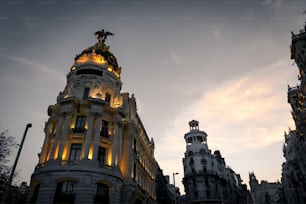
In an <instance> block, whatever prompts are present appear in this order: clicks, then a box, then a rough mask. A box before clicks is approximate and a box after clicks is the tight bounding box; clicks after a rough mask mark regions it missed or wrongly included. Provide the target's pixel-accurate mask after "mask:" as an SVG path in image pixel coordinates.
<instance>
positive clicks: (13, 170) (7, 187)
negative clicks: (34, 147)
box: [2, 123, 32, 203]
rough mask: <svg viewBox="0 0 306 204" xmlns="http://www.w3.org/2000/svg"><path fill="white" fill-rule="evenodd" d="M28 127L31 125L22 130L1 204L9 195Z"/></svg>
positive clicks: (29, 124)
mask: <svg viewBox="0 0 306 204" xmlns="http://www.w3.org/2000/svg"><path fill="white" fill-rule="evenodd" d="M30 127H32V124H31V123H28V124H27V126H26V128H25V130H24V133H23V137H22V140H21V143H20V145H19V149H18V152H17V155H16V159H15V162H14V165H13V167H12V171H11V175H10V178H9V181H8V184H7V186H6V190H5V194H4V196H3V199H2V203H5V201H6V198H7V197H8V194H9V193H10V191H11V184H12V180H13V176H14V173H15V169H16V166H17V163H18V160H19V156H20V153H21V149H22V146H23V143H24V140H25V137H26V135H27V132H28V129H29V128H30Z"/></svg>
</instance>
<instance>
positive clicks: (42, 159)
mask: <svg viewBox="0 0 306 204" xmlns="http://www.w3.org/2000/svg"><path fill="white" fill-rule="evenodd" d="M51 128H52V122H50V121H49V123H48V126H47V128H46V136H45V141H44V144H43V148H42V150H41V153H40V158H39V163H40V164H41V163H44V162H46V160H47V155H48V151H50V150H49V142H50V129H51Z"/></svg>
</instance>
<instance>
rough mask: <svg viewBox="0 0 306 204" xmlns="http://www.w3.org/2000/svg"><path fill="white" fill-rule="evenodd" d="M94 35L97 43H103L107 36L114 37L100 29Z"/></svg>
mask: <svg viewBox="0 0 306 204" xmlns="http://www.w3.org/2000/svg"><path fill="white" fill-rule="evenodd" d="M95 35H97V39H98V41H99V43H101V42H102V43H104V42H105V40H106V38H107V36H109V35H114V33H111V32H109V31H104V29H102V30H101V31H97V32H95Z"/></svg>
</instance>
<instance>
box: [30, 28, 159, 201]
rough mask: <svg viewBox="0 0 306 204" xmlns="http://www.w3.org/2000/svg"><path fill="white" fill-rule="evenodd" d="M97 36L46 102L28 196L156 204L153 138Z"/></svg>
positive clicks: (111, 56) (33, 197)
mask: <svg viewBox="0 0 306 204" xmlns="http://www.w3.org/2000/svg"><path fill="white" fill-rule="evenodd" d="M102 34H103V33H102ZM99 37H101V36H98V39H99ZM103 37H104V40H101V39H99V42H98V43H96V44H95V45H94V46H91V47H89V48H87V49H85V50H84V51H83V52H82V53H81V54H79V55H77V56H76V58H75V63H74V64H73V66H72V67H71V70H70V72H69V73H68V75H67V85H66V87H65V88H64V90H63V91H62V92H60V93H59V95H58V97H57V103H56V104H54V105H50V106H49V108H48V115H49V119H48V121H47V122H46V124H45V130H44V132H45V139H44V143H43V147H42V150H41V153H40V154H39V163H38V165H37V166H36V168H35V170H34V173H33V174H32V177H31V184H30V185H31V195H30V201H31V202H34V203H112V204H113V203H155V200H156V181H155V179H156V178H155V176H156V169H157V162H156V160H155V158H154V141H153V139H149V137H148V135H147V133H146V131H145V128H144V126H143V124H142V122H141V119H140V117H139V115H138V114H137V106H136V99H135V97H134V95H132V96H130V95H129V93H121V86H122V82H121V80H120V74H121V67H119V66H118V64H117V60H116V57H115V56H114V55H113V54H112V53H111V52H110V50H109V46H106V45H105V44H104V42H105V39H106V37H107V36H103Z"/></svg>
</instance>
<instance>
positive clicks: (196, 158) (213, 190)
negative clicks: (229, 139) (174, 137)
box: [183, 120, 249, 204]
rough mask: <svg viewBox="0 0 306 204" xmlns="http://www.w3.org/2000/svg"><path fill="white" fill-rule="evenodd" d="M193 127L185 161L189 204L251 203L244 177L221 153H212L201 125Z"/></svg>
mask: <svg viewBox="0 0 306 204" xmlns="http://www.w3.org/2000/svg"><path fill="white" fill-rule="evenodd" d="M189 126H190V131H189V132H188V133H186V134H185V137H184V138H185V141H186V152H185V157H184V158H183V165H184V178H183V184H184V187H185V192H186V203H188V204H189V203H203V204H204V203H220V204H221V203H232V204H239V203H241V204H242V203H243V204H245V203H247V202H248V196H249V194H248V191H247V187H246V185H245V184H242V180H241V178H240V175H239V174H236V173H235V172H234V171H233V170H232V169H231V168H229V167H227V166H226V164H225V161H224V158H223V157H222V156H221V153H220V151H218V150H217V151H215V152H214V153H213V154H212V153H211V150H210V149H209V148H208V145H207V134H206V133H205V132H204V131H201V130H199V122H198V121H195V120H192V121H190V122H189Z"/></svg>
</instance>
